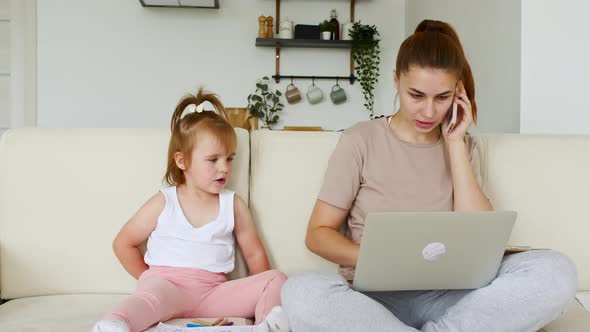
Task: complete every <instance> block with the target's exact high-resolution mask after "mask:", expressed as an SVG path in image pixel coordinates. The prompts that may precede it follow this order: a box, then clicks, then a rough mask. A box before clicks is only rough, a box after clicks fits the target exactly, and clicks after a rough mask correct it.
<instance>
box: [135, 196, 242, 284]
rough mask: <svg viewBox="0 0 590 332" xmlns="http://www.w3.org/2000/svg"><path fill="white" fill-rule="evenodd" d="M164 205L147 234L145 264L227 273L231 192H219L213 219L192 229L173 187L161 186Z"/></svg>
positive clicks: (231, 237) (230, 250)
mask: <svg viewBox="0 0 590 332" xmlns="http://www.w3.org/2000/svg"><path fill="white" fill-rule="evenodd" d="M160 191H161V192H162V193H163V194H164V196H165V197H166V206H165V207H164V210H163V211H162V213H161V214H160V216H159V217H158V224H157V225H156V229H154V231H153V232H152V233H151V234H150V237H149V238H148V242H147V251H146V253H145V257H144V260H145V263H146V264H148V265H150V266H171V267H189V268H195V269H202V270H207V271H211V272H223V273H228V272H231V271H233V269H234V234H233V230H234V192H233V191H230V190H223V191H222V192H220V193H219V213H218V216H217V218H216V219H215V220H214V221H211V222H209V223H208V224H205V225H203V226H201V227H198V228H195V227H194V226H193V225H192V224H191V223H190V222H189V221H188V220H187V219H186V217H185V216H184V213H183V212H182V209H181V208H180V203H179V202H178V195H177V193H176V186H173V187H166V188H162V189H160Z"/></svg>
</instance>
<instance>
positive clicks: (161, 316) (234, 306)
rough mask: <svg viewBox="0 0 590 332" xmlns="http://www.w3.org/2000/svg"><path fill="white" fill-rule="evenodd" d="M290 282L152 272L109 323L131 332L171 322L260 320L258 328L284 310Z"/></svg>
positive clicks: (274, 277) (275, 277)
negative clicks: (283, 292) (277, 308)
mask: <svg viewBox="0 0 590 332" xmlns="http://www.w3.org/2000/svg"><path fill="white" fill-rule="evenodd" d="M286 279H287V277H286V276H285V275H284V274H283V273H282V272H279V271H276V270H270V271H265V272H262V273H259V274H257V275H253V276H250V277H247V278H241V279H236V280H231V281H228V280H227V278H226V277H225V275H224V274H223V273H214V272H209V271H204V270H199V269H191V268H178V267H156V266H152V267H150V268H149V269H148V270H147V271H145V272H144V273H143V274H142V275H141V276H140V277H139V280H138V285H137V289H136V290H135V292H134V293H133V294H132V295H131V296H129V297H128V298H127V299H125V300H124V301H123V302H122V303H120V304H119V305H117V306H116V307H115V308H114V310H113V311H112V312H110V313H108V314H107V315H106V317H105V319H119V320H123V321H125V322H126V323H127V326H129V330H130V331H131V332H137V331H143V330H145V329H147V328H148V327H150V326H151V325H153V324H155V323H157V322H160V321H166V320H169V319H171V318H191V317H192V318H194V317H211V318H213V317H244V318H252V317H255V318H256V324H258V323H260V322H261V321H262V320H264V318H265V317H266V315H267V314H268V313H269V311H270V310H271V309H272V308H273V307H275V306H277V305H280V304H281V288H282V286H283V284H284V283H285V281H286Z"/></svg>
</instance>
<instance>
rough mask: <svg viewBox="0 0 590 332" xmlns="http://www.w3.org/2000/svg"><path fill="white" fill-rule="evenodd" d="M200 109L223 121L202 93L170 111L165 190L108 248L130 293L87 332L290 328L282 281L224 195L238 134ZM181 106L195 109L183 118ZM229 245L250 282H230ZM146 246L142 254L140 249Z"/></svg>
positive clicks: (238, 205)
mask: <svg viewBox="0 0 590 332" xmlns="http://www.w3.org/2000/svg"><path fill="white" fill-rule="evenodd" d="M204 102H209V103H211V104H212V105H213V106H214V107H215V109H216V111H217V113H219V114H223V115H224V114H225V112H224V108H223V105H222V104H221V102H220V101H219V99H218V98H217V96H215V95H213V94H206V93H204V92H203V91H202V90H199V92H198V94H197V95H196V96H193V95H189V96H187V97H185V98H184V99H182V100H181V101H180V103H179V104H178V106H177V107H176V110H175V111H174V114H173V116H172V124H171V131H172V136H171V138H170V145H169V148H168V165H167V169H166V175H165V180H166V182H167V183H168V184H170V186H169V187H166V188H163V189H161V190H160V192H158V193H157V194H155V195H154V196H153V197H152V198H150V199H149V200H148V201H147V202H146V203H145V204H144V205H143V206H142V207H141V208H140V209H139V211H138V212H137V213H136V214H135V215H134V216H133V217H132V218H131V220H129V222H127V224H126V225H125V226H123V228H122V229H121V231H120V232H119V234H118V235H117V237H116V238H115V240H114V242H113V248H114V251H115V254H116V255H117V258H119V261H120V262H121V264H122V265H123V267H124V268H125V269H126V270H127V272H129V274H131V275H132V276H133V277H134V278H136V279H138V286H137V289H136V291H135V292H134V293H133V294H132V295H131V296H129V297H128V298H127V299H126V300H124V301H123V302H122V303H120V304H119V305H118V306H116V307H115V308H114V310H113V311H111V312H109V313H108V314H107V315H106V317H105V318H104V320H101V321H99V322H98V323H96V324H95V325H94V329H93V331H94V332H106V331H122V332H123V331H125V332H128V331H131V332H135V331H143V330H145V329H147V328H148V327H150V326H151V325H153V324H154V323H157V322H160V321H166V320H168V319H171V318H181V317H228V316H234V317H255V319H256V324H258V323H261V322H262V324H268V325H269V328H270V331H288V326H285V324H286V323H285V320H284V316H283V314H282V311H281V309H280V307H279V305H280V291H281V287H282V286H283V284H284V282H285V280H286V277H285V275H284V274H283V273H281V272H279V271H276V270H269V263H268V259H267V256H266V253H265V251H264V247H263V246H262V243H261V241H260V239H259V238H258V235H257V233H256V228H255V226H254V223H253V222H252V217H251V215H250V211H249V209H248V207H247V206H246V203H245V202H244V201H243V200H242V198H240V197H239V196H238V195H236V194H235V193H234V192H233V191H230V190H228V189H225V185H226V184H227V182H228V181H229V179H230V177H231V175H232V160H233V158H234V155H235V149H236V144H237V139H236V134H235V132H234V129H233V128H232V127H231V126H230V125H229V123H228V122H227V121H226V120H225V119H224V118H223V117H222V116H220V115H219V114H217V113H215V112H213V111H203V103H204ZM189 106H192V107H193V110H192V111H188V110H187V111H186V112H185V109H187V108H189ZM183 113H187V114H184V116H183ZM234 238H235V240H237V242H238V244H239V246H240V249H241V251H242V253H243V256H244V259H245V261H246V264H247V266H248V270H249V272H250V276H249V277H247V278H243V279H237V280H232V281H228V280H227V278H226V276H225V273H228V272H231V271H232V270H233V269H234ZM146 239H147V240H148V241H147V252H146V253H145V257H142V254H141V252H140V249H139V246H140V245H141V243H143V242H144V241H145V240H146ZM274 307H276V308H275V309H273V308H274ZM271 309H272V313H271ZM269 313H271V314H270V315H269ZM265 318H266V321H264V320H265Z"/></svg>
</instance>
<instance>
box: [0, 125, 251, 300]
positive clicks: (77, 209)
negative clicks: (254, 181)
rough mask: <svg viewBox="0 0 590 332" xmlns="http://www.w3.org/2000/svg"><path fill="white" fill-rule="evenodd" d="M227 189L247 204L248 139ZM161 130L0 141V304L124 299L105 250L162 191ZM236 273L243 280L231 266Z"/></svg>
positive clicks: (164, 137) (126, 284) (56, 133)
mask: <svg viewBox="0 0 590 332" xmlns="http://www.w3.org/2000/svg"><path fill="white" fill-rule="evenodd" d="M236 133H237V134H238V151H237V156H236V159H235V161H234V175H233V177H232V180H231V182H230V183H229V184H228V187H229V188H231V189H233V190H236V192H237V193H238V194H239V195H241V196H242V197H243V198H244V200H245V201H248V176H249V163H248V161H249V156H250V149H249V135H248V132H247V131H246V130H244V129H236ZM168 140H169V133H168V130H166V129H39V128H36V129H17V130H13V131H9V132H7V133H5V135H4V136H3V137H2V141H1V142H0V159H2V162H1V163H0V263H1V264H2V268H1V269H0V289H1V290H2V294H1V295H2V297H3V298H6V299H14V298H19V297H26V296H38V295H51V294H74V293H129V292H131V291H132V290H133V288H134V286H135V280H134V279H133V278H131V277H130V276H129V275H128V274H127V272H125V270H124V269H123V268H122V266H121V264H119V262H118V260H117V259H116V257H115V256H114V254H113V250H112V247H111V243H112V241H113V239H114V237H115V235H116V234H117V232H118V231H119V229H120V228H121V226H122V225H123V224H124V223H125V222H126V221H127V220H128V219H129V218H130V217H131V216H132V215H133V214H134V213H135V212H136V211H137V209H138V208H139V207H140V206H141V205H142V204H143V203H144V202H145V201H146V200H147V199H148V198H149V197H151V196H152V195H154V194H155V193H156V192H157V191H158V189H159V188H160V186H162V178H163V175H164V171H165V167H166V155H167V149H168ZM236 274H241V275H244V268H243V265H242V264H241V263H240V261H239V260H238V262H237V264H236Z"/></svg>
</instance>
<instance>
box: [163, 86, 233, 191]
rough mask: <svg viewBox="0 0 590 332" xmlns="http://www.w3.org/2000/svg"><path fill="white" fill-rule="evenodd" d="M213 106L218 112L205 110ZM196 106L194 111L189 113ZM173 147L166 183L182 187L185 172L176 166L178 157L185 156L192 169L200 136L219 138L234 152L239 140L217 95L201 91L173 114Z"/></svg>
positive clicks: (184, 102)
mask: <svg viewBox="0 0 590 332" xmlns="http://www.w3.org/2000/svg"><path fill="white" fill-rule="evenodd" d="M206 102H209V103H210V104H211V105H213V107H214V108H215V112H213V111H209V110H204V104H205V103H206ZM190 106H192V107H193V109H192V110H191V111H187V112H186V114H184V113H185V110H186V109H187V108H188V107H190ZM170 131H171V136H170V144H169V146H168V162H167V167H166V173H165V174H164V180H165V181H166V182H167V183H168V184H170V185H181V184H183V183H185V182H186V178H185V177H184V172H183V170H181V169H180V168H179V167H178V166H177V165H176V159H175V154H176V153H181V154H182V155H183V156H184V159H185V163H186V166H187V167H190V162H191V156H192V151H193V149H194V147H195V146H196V144H197V140H198V137H197V136H198V135H197V133H209V134H211V135H213V136H214V137H215V138H217V139H218V140H219V141H220V142H221V143H222V144H223V145H224V146H225V148H226V149H227V150H234V149H235V147H236V144H237V137H236V133H235V132H234V129H233V128H232V126H231V125H230V124H229V122H228V121H227V115H226V113H225V108H224V107H223V104H222V103H221V100H219V97H218V96H217V95H215V94H213V93H207V92H204V91H203V89H202V88H201V89H199V91H198V92H197V94H196V95H192V94H191V95H187V96H185V97H183V98H182V99H181V100H180V102H179V103H178V105H176V109H175V110H174V113H173V114H172V120H171V121H170Z"/></svg>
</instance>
